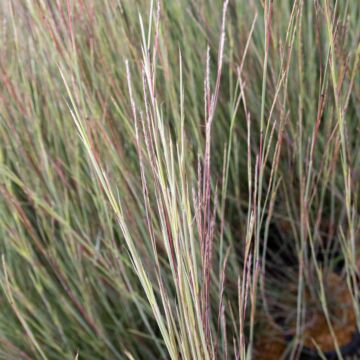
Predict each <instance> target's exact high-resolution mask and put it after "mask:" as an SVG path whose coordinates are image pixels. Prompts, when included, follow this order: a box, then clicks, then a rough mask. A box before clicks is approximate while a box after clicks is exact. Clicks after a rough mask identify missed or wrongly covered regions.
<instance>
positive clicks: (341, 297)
mask: <svg viewBox="0 0 360 360" xmlns="http://www.w3.org/2000/svg"><path fill="white" fill-rule="evenodd" d="M326 284H327V291H328V292H329V293H331V299H332V304H333V305H332V307H331V308H330V309H329V312H330V314H331V324H332V327H333V330H334V333H335V335H336V338H337V341H338V344H339V346H340V347H342V346H344V345H346V344H347V343H349V342H350V341H351V338H352V336H353V333H354V331H355V330H356V316H355V311H354V308H353V305H352V296H351V293H350V291H349V289H348V287H347V285H346V283H345V280H344V279H343V278H341V277H340V276H338V275H336V274H335V273H332V274H329V275H328V277H327V281H326ZM314 317H315V318H314V319H313V321H312V322H311V325H309V326H308V327H307V328H306V330H305V331H304V346H305V347H307V348H309V349H314V350H315V349H316V347H315V343H316V344H317V345H318V346H319V347H320V349H321V350H322V351H324V352H326V351H333V350H334V349H335V346H334V340H333V337H332V336H331V333H330V331H329V327H328V325H327V322H326V318H325V316H324V314H323V312H320V311H319V313H317V314H315V315H314ZM265 334H268V335H265ZM264 335H265V336H263V337H262V339H260V340H259V341H258V342H257V343H256V344H255V359H257V360H275V359H277V360H279V359H281V356H282V355H283V354H284V352H285V349H286V343H285V340H284V335H283V334H282V333H281V332H280V331H279V330H276V329H274V328H273V327H271V326H270V325H269V324H266V325H265V331H264Z"/></svg>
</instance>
